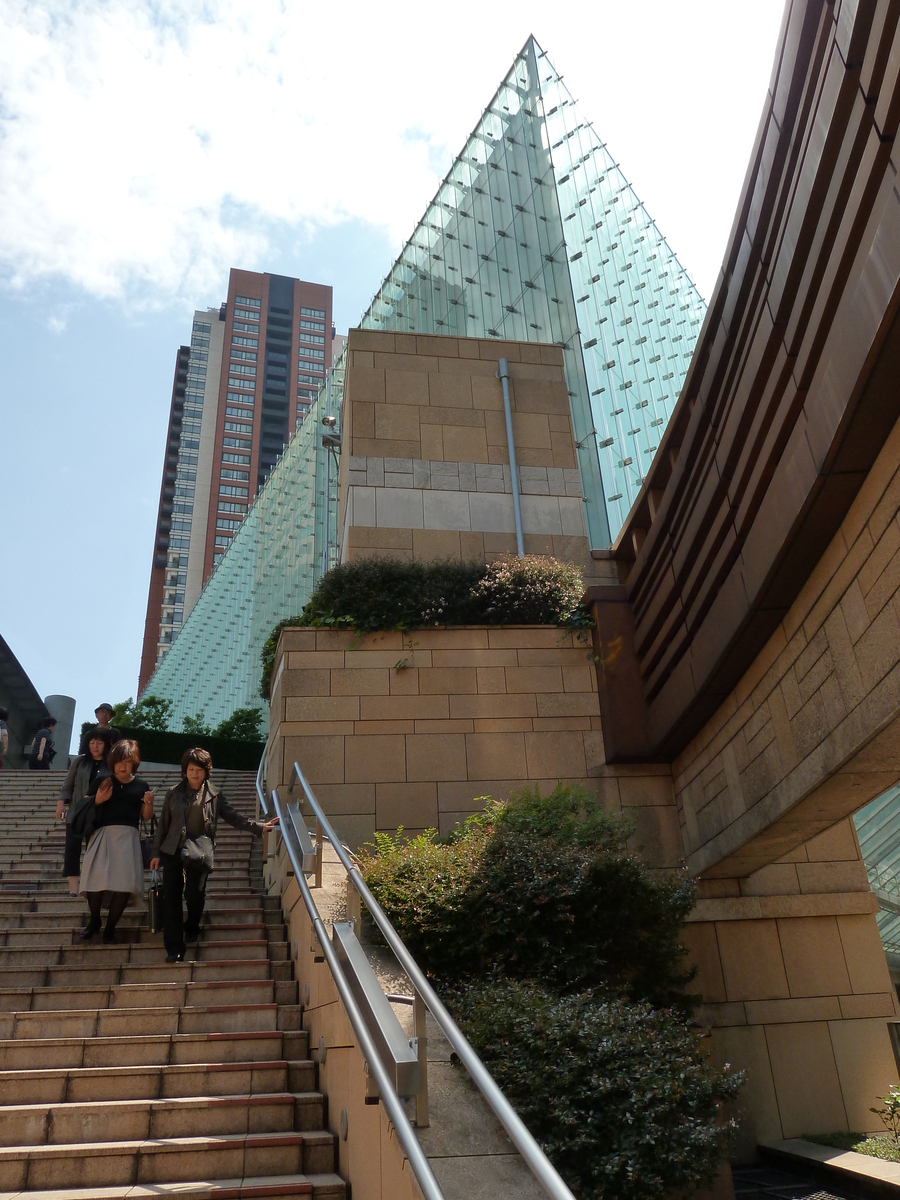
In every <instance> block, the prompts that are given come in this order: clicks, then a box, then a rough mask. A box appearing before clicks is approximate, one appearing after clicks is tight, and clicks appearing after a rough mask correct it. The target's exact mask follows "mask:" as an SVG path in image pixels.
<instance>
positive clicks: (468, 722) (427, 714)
mask: <svg viewBox="0 0 900 1200" xmlns="http://www.w3.org/2000/svg"><path fill="white" fill-rule="evenodd" d="M590 653H591V646H590V643H589V642H588V641H586V640H585V641H581V640H579V638H578V635H577V634H573V633H569V632H566V631H563V630H560V629H557V628H554V627H548V626H518V627H504V628H496V627H490V626H469V627H466V628H460V629H427V630H417V631H415V632H413V633H411V634H409V635H404V634H401V633H392V632H388V633H377V634H370V635H368V636H366V637H363V638H356V637H355V636H354V634H352V633H349V632H347V633H335V632H331V631H323V630H312V629H309V630H306V629H286V630H285V631H284V632H283V633H282V635H281V641H280V643H279V648H278V652H277V655H276V667H275V673H274V676H273V679H274V686H273V690H272V706H271V718H270V741H269V760H268V780H269V785H270V786H273V785H275V786H283V784H285V783H286V782H287V780H288V779H289V778H290V774H291V769H292V766H293V763H294V760H295V759H296V760H297V761H298V762H299V763H300V765H301V767H302V768H303V771H304V773H305V774H306V775H307V778H308V779H309V780H310V783H311V784H312V786H313V787H314V789H315V791H316V795H317V796H318V797H319V799H320V800H321V801H322V803H323V804H324V806H325V808H326V810H327V811H328V812H329V813H330V814H332V815H333V819H334V822H335V825H336V826H337V828H338V830H339V831H340V832H341V834H342V835H343V836H344V837H345V838H346V839H347V840H348V842H350V843H351V844H359V843H360V842H363V841H365V840H366V839H367V838H370V837H371V836H372V834H373V833H374V832H375V830H376V829H384V830H388V831H390V832H394V831H395V830H396V829H397V827H398V826H400V825H402V826H403V828H404V829H405V830H406V831H407V832H409V833H416V832H419V831H421V830H422V829H425V828H438V829H439V830H440V832H441V833H442V834H446V833H448V832H449V830H450V829H452V828H453V826H454V825H456V824H457V823H458V822H459V821H462V820H464V819H465V817H466V816H468V815H469V814H470V813H473V812H477V811H478V810H479V809H480V807H481V800H480V797H483V796H486V795H491V796H494V797H495V798H501V799H502V798H506V797H507V796H509V794H510V792H511V791H512V790H514V789H516V788H520V787H522V786H524V785H526V784H529V783H530V784H536V785H537V786H538V787H540V788H541V789H542V790H543V791H550V790H552V788H554V787H555V786H556V784H557V783H558V782H559V781H560V780H565V781H572V782H576V783H581V784H583V785H585V786H587V787H588V788H590V789H591V790H592V791H598V792H600V793H601V794H602V796H603V798H604V801H605V802H606V803H607V804H609V805H610V806H611V807H612V808H614V809H616V810H619V809H623V808H627V809H628V811H629V812H630V813H631V815H632V817H633V819H634V822H635V827H636V834H635V842H636V844H641V845H643V846H647V847H649V848H650V851H651V853H650V856H651V858H652V861H653V862H654V863H655V864H657V865H660V866H669V867H674V866H676V865H677V862H678V859H679V857H680V855H681V844H680V836H679V832H678V821H677V815H676V809H675V806H674V797H673V795H672V785H671V776H670V773H669V770H668V768H667V767H663V768H660V767H658V766H654V765H652V764H651V765H644V766H640V767H635V768H627V767H619V768H615V769H613V768H608V767H606V765H605V763H604V757H603V737H602V734H601V732H600V716H599V707H598V701H597V689H596V681H595V671H594V664H593V661H592V660H591V658H590Z"/></svg>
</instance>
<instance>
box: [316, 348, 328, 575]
mask: <svg viewBox="0 0 900 1200" xmlns="http://www.w3.org/2000/svg"><path fill="white" fill-rule="evenodd" d="M325 416H326V417H330V416H331V370H330V369H329V370H328V371H326V372H325ZM321 432H322V431H321V430H319V433H320V434H321ZM330 506H331V452H330V451H329V449H328V448H327V446H326V447H325V536H324V537H323V538H322V574H323V575H324V574H325V573H326V571H327V570H328V535H329V529H330V525H331V522H330V520H329V515H330Z"/></svg>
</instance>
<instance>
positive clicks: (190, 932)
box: [184, 926, 200, 942]
mask: <svg viewBox="0 0 900 1200" xmlns="http://www.w3.org/2000/svg"><path fill="white" fill-rule="evenodd" d="M199 937H200V930H199V929H191V928H188V927H187V926H185V929H184V940H185V941H186V942H196V941H197V940H198V938H199Z"/></svg>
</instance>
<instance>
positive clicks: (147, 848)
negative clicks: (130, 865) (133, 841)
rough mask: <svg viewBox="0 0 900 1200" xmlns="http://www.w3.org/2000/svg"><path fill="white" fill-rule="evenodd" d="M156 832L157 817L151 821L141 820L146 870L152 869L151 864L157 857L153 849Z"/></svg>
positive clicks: (142, 855) (142, 857)
mask: <svg viewBox="0 0 900 1200" xmlns="http://www.w3.org/2000/svg"><path fill="white" fill-rule="evenodd" d="M155 833H156V817H151V818H150V820H149V821H141V862H143V864H144V870H145V871H149V870H150V864H151V862H152V861H153V859H154V858H155V857H156V854H155V852H154V850H153V835H154V834H155Z"/></svg>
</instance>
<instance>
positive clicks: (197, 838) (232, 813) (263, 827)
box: [150, 748, 278, 962]
mask: <svg viewBox="0 0 900 1200" xmlns="http://www.w3.org/2000/svg"><path fill="white" fill-rule="evenodd" d="M211 771H212V758H211V757H210V754H209V751H207V750H201V749H200V748H196V749H193V750H186V751H185V752H184V754H183V756H182V759H181V783H179V784H176V785H175V787H173V788H171V789H170V790H169V791H168V792H166V798H165V800H163V804H162V811H161V812H160V814H159V822H158V824H157V826H156V835H155V836H154V839H153V859H152V860H151V863H150V869H151V870H158V869H159V866H160V864H162V869H163V941H164V942H165V945H166V962H182V961H183V959H184V954H185V950H186V942H188V941H191V942H194V941H196V940H197V938H198V937H199V936H200V920H201V918H202V917H203V906H204V904H205V902H206V881H207V879H208V878H209V873H210V871H211V870H212V852H213V849H214V847H215V842H216V825H217V823H218V820H219V818H220V817H221V818H222V820H223V821H225V822H226V823H227V824H229V825H233V826H234V828H235V829H245V830H247V832H248V833H252V834H253V836H254V837H262V835H263V833H265V832H267V831H268V830H270V829H274V828H275V826H276V825H277V824H278V818H277V817H275V818H273V820H271V821H266V822H265V824H263V822H262V821H251V820H250V819H249V818H247V817H245V816H243V814H242V813H239V812H238V811H237V810H236V809H234V808H232V807H231V805H230V804H229V803H228V801H227V800H226V799H225V797H224V796H223V795H222V793H221V792H220V791H219V790H218V788H217V787H215V785H214V784H212V783H211V782H210V779H209V776H210V772H211ZM183 896H184V898H185V899H186V901H187V918H188V919H187V925H185V923H184V913H183V910H182V897H183Z"/></svg>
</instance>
